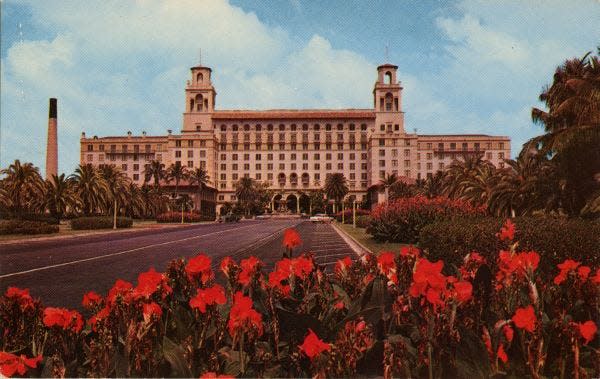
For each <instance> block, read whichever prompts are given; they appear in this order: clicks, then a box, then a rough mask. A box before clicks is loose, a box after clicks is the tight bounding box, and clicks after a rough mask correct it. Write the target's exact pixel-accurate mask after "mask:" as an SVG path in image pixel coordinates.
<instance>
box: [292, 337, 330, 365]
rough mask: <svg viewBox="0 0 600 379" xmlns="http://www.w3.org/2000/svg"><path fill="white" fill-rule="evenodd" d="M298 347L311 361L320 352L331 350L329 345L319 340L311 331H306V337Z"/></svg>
mask: <svg viewBox="0 0 600 379" xmlns="http://www.w3.org/2000/svg"><path fill="white" fill-rule="evenodd" d="M299 347H300V351H302V352H303V353H304V354H306V356H307V357H308V358H310V359H311V360H313V359H314V358H316V357H318V356H319V355H320V354H321V353H322V352H324V351H329V350H331V345H330V344H328V343H325V342H323V341H322V340H320V339H319V337H318V336H317V335H316V334H315V332H313V331H312V329H308V335H307V336H306V338H304V342H303V343H302V345H300V346H299Z"/></svg>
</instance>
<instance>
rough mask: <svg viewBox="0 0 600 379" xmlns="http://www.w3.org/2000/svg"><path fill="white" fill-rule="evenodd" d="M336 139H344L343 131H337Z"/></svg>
mask: <svg viewBox="0 0 600 379" xmlns="http://www.w3.org/2000/svg"><path fill="white" fill-rule="evenodd" d="M337 140H338V141H343V140H344V134H343V133H338V135H337Z"/></svg>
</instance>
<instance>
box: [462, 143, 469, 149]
mask: <svg viewBox="0 0 600 379" xmlns="http://www.w3.org/2000/svg"><path fill="white" fill-rule="evenodd" d="M468 148H469V145H468V144H467V143H466V142H463V144H462V149H463V151H466V150H467V149H468Z"/></svg>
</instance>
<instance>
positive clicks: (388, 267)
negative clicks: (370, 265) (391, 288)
mask: <svg viewBox="0 0 600 379" xmlns="http://www.w3.org/2000/svg"><path fill="white" fill-rule="evenodd" d="M395 259H396V255H395V254H394V253H391V252H385V253H381V254H379V256H378V257H377V267H378V268H379V272H380V273H381V274H382V275H384V276H385V277H386V278H388V279H389V280H391V281H392V282H394V283H396V284H398V277H397V276H396V262H395Z"/></svg>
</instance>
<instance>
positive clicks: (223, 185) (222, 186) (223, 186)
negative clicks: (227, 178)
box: [219, 182, 227, 200]
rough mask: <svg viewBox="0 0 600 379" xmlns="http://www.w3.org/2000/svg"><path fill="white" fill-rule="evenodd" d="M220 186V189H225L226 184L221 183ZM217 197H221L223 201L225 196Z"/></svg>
mask: <svg viewBox="0 0 600 379" xmlns="http://www.w3.org/2000/svg"><path fill="white" fill-rule="evenodd" d="M220 186H221V189H225V188H227V183H226V182H223V183H221V184H220ZM219 197H222V199H221V200H225V195H219Z"/></svg>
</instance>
